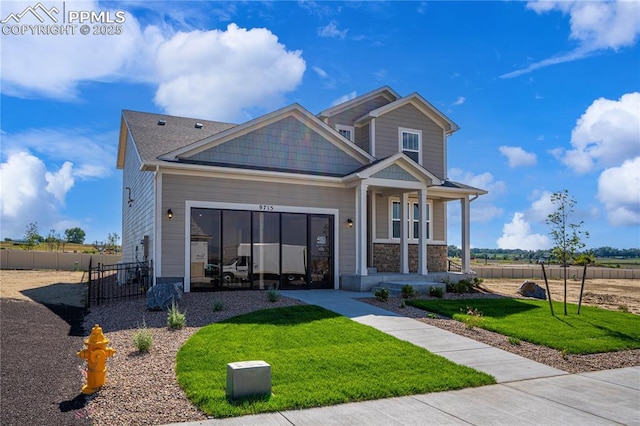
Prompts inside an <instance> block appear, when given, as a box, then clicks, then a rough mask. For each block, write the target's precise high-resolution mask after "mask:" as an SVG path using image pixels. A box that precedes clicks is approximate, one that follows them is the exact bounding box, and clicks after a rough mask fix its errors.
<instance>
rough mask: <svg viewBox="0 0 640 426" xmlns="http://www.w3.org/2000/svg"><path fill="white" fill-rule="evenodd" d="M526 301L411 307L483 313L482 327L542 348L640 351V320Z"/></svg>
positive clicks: (460, 316) (458, 314)
mask: <svg viewBox="0 0 640 426" xmlns="http://www.w3.org/2000/svg"><path fill="white" fill-rule="evenodd" d="M553 303H554V311H555V313H556V316H555V317H552V316H551V314H550V312H549V302H548V301H544V300H528V299H527V300H525V299H511V298H505V299H460V300H409V301H408V302H407V304H409V305H411V306H415V307H416V308H420V309H424V310H426V311H429V312H434V313H437V314H441V315H445V316H448V317H452V318H454V319H456V320H459V321H465V319H467V320H468V318H469V315H466V312H467V308H468V307H469V308H472V309H477V310H478V311H480V312H482V319H481V320H480V321H479V322H478V323H476V325H477V326H478V327H481V328H484V329H486V330H490V331H495V332H497V333H500V334H504V335H505V336H511V337H515V338H518V339H521V340H525V341H527V342H531V343H535V344H537V345H542V346H547V347H550V348H554V349H559V350H564V351H566V352H567V353H574V354H589V353H598V352H612V351H619V350H624V349H637V348H640V317H639V316H638V315H634V314H631V313H625V312H615V311H608V310H606V309H600V308H594V307H591V306H582V308H581V310H580V315H577V314H576V313H575V312H576V309H577V305H573V304H567V307H568V311H569V315H566V316H565V315H564V314H563V308H562V303H561V302H553Z"/></svg>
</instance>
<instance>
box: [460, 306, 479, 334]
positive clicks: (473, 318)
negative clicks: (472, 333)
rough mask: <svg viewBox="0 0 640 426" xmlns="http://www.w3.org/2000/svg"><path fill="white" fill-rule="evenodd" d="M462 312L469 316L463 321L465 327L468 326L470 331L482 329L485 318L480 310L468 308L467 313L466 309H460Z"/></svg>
mask: <svg viewBox="0 0 640 426" xmlns="http://www.w3.org/2000/svg"><path fill="white" fill-rule="evenodd" d="M460 311H461V312H463V313H465V314H466V315H467V316H466V317H464V318H463V319H462V322H463V323H464V325H465V326H467V328H468V329H469V330H473V329H474V328H476V327H480V326H481V325H482V323H483V322H484V318H482V312H480V311H479V310H478V308H473V307H471V306H467V309H466V311H465V310H464V309H460Z"/></svg>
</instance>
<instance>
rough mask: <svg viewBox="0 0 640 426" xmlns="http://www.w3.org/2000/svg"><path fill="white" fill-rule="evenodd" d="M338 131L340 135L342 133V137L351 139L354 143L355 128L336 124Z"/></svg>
mask: <svg viewBox="0 0 640 426" xmlns="http://www.w3.org/2000/svg"><path fill="white" fill-rule="evenodd" d="M336 130H337V131H338V133H340V134H341V135H342V136H344V137H345V138H347V139H349V140H350V141H351V142H353V136H354V135H353V134H354V128H353V126H345V125H343V124H336Z"/></svg>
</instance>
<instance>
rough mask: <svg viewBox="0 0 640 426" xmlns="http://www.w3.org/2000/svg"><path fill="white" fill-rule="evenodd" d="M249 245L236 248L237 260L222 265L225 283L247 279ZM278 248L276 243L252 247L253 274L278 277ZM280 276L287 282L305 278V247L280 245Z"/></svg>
mask: <svg viewBox="0 0 640 426" xmlns="http://www.w3.org/2000/svg"><path fill="white" fill-rule="evenodd" d="M250 247H251V244H240V245H239V246H238V258H237V259H236V260H235V261H234V262H233V263H231V264H230V265H224V266H223V269H222V275H223V277H224V280H225V281H227V282H230V281H233V280H234V279H235V278H240V279H247V278H249V259H250V256H251V254H252V253H251V248H250ZM280 247H281V245H280V244H278V243H257V244H254V245H253V274H254V275H259V274H263V275H266V276H272V277H276V276H278V275H280ZM282 275H284V277H285V279H287V280H289V281H295V280H304V279H306V276H307V247H305V246H294V245H289V244H282Z"/></svg>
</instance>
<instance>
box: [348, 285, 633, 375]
mask: <svg viewBox="0 0 640 426" xmlns="http://www.w3.org/2000/svg"><path fill="white" fill-rule="evenodd" d="M492 297H493V298H495V297H507V296H503V295H497V294H489V293H470V294H464V295H461V296H458V295H455V294H450V293H447V294H446V295H445V298H448V299H452V298H465V299H467V298H492ZM426 299H433V298H429V297H426ZM359 300H360V301H361V302H365V303H369V304H371V305H374V306H378V307H380V308H383V309H386V310H388V311H392V312H395V313H397V314H399V315H403V316H406V317H409V318H414V319H416V320H418V321H420V322H423V323H425V324H429V325H433V326H436V327H438V328H442V329H443V330H447V331H450V332H452V333H456V334H459V335H461V336H465V337H469V338H471V339H474V340H477V341H479V342H482V343H486V344H487V345H491V346H494V347H496V348H500V349H503V350H505V351H508V352H512V353H514V354H517V355H520V356H523V357H525V358H529V359H532V360H534V361H537V362H539V363H541V364H546V365H548V366H550V367H554V368H557V369H559V370H563V371H566V372H569V373H584V372H588V371H599V370H609V369H614V368H624V367H633V366H639V365H640V349H633V350H627V351H618V352H607V353H600V354H589V355H573V354H567V355H563V354H562V352H561V351H559V350H557V349H551V348H547V347H544V346H538V345H534V344H532V343H528V342H524V341H521V342H520V344H519V345H515V344H512V343H510V342H509V340H508V339H507V338H506V337H505V336H503V335H502V334H498V333H494V332H491V331H487V330H483V329H481V328H478V327H475V328H473V329H469V328H467V326H466V325H465V324H463V323H462V322H460V321H456V320H452V319H449V318H438V319H436V318H429V317H426V313H425V311H423V310H421V309H418V308H414V307H411V306H406V307H404V308H401V307H400V305H401V302H402V298H401V297H399V296H398V297H390V298H389V300H388V301H387V302H380V301H378V300H377V299H376V298H373V297H372V298H364V299H359Z"/></svg>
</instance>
